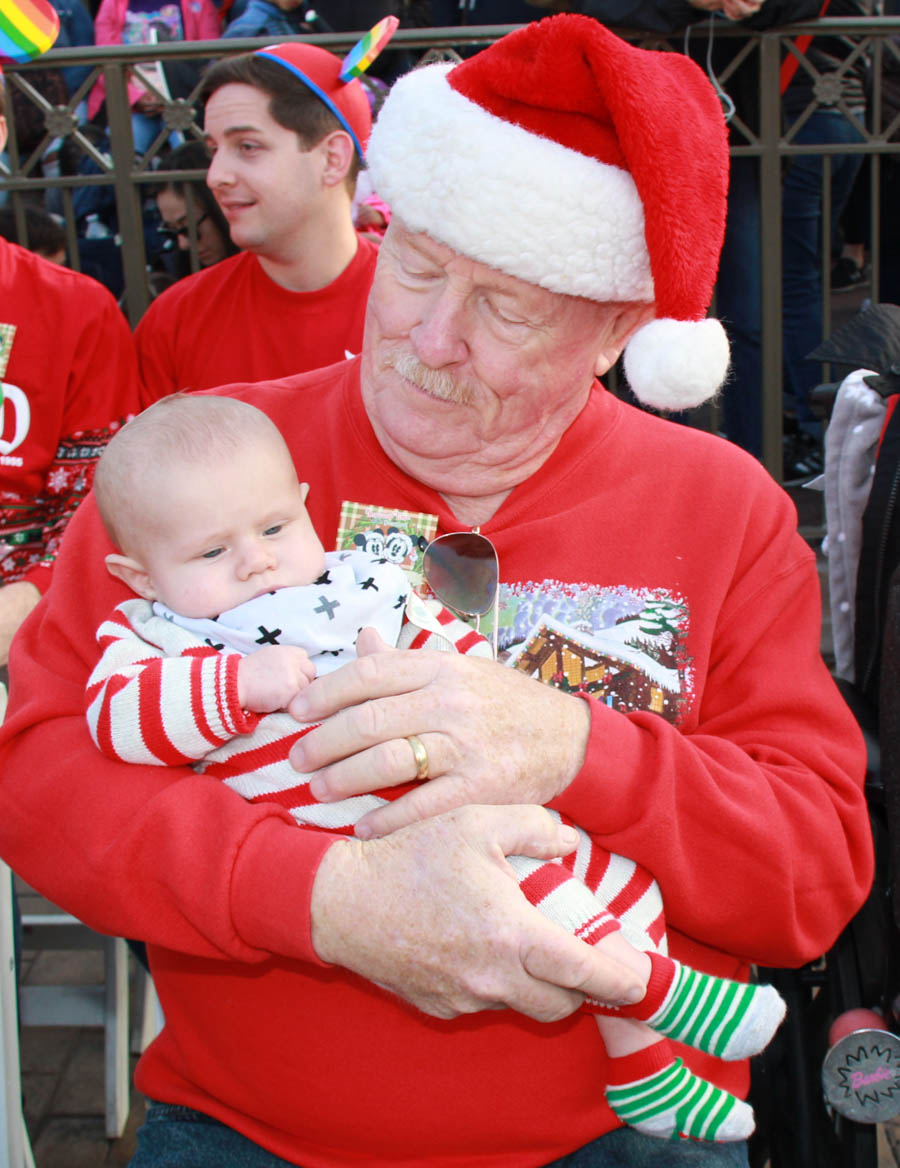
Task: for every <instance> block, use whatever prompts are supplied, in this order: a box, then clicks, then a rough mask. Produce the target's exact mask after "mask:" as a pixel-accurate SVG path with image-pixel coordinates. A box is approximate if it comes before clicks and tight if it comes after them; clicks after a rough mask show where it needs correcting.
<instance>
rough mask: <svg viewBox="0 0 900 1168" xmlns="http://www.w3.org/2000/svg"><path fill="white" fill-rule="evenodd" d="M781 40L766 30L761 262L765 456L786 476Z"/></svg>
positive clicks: (770, 465) (763, 50)
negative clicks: (780, 88)
mask: <svg viewBox="0 0 900 1168" xmlns="http://www.w3.org/2000/svg"><path fill="white" fill-rule="evenodd" d="M780 61H781V52H780V42H779V37H778V34H777V33H766V34H764V35H763V36H762V38H761V40H760V45H759V129H760V157H759V182H760V207H761V215H760V234H761V239H760V262H761V264H762V287H763V289H764V292H765V294H764V295H763V300H762V306H761V307H762V315H761V323H762V363H761V368H762V385H761V387H760V389H761V392H762V423H763V427H762V460H763V464H764V465H765V467H766V469H767V470H768V471H769V473H770V474H771V475H773V476H774V478H776V479H777V480H778V481H779V482H781V479H782V475H783V453H782V452H783V421H782V414H783V408H784V406H783V387H782V376H783V373H782V363H781V362H782V356H781V154H780V152H779V148H778V147H779V142H780V140H781V94H780V92H779V71H780Z"/></svg>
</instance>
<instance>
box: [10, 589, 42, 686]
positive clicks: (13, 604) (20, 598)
mask: <svg viewBox="0 0 900 1168" xmlns="http://www.w3.org/2000/svg"><path fill="white" fill-rule="evenodd" d="M40 598H41V594H40V592H38V590H37V588H35V586H34V585H33V584H30V583H29V582H28V581H27V580H19V581H18V582H17V583H15V584H5V585H4V586H3V587H2V588H0V667H2V666H4V665H7V664H8V663H9V646H10V644H11V642H12V639H13V637H14V636H15V635H16V632H17V630H18V628H19V625H20V624H21V623H22V621H23V620H24V619H25V617H26V616H28V614H29V613H30V612H31V610H32V609H33V608H34V607H35V606H36V604H37V602H38V601H39V600H40Z"/></svg>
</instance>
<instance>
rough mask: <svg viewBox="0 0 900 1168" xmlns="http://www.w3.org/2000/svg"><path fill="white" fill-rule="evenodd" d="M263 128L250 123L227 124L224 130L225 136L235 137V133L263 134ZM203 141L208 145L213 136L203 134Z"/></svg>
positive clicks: (223, 134) (223, 135) (210, 143)
mask: <svg viewBox="0 0 900 1168" xmlns="http://www.w3.org/2000/svg"><path fill="white" fill-rule="evenodd" d="M261 133H262V129H261V128H260V127H259V126H254V125H253V124H252V123H248V124H247V125H246V126H227V127H226V128H225V130H223V132H222V137H223V138H233V137H234V136H235V134H261ZM203 141H204V142H205V143H206V145H207V146H211V145H212V137H211V136H210V135H209V134H204V135H203Z"/></svg>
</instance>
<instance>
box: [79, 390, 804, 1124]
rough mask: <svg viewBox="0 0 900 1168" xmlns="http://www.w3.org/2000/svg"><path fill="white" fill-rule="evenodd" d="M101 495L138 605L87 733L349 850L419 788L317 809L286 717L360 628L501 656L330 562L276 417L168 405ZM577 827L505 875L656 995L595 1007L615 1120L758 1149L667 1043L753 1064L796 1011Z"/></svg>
mask: <svg viewBox="0 0 900 1168" xmlns="http://www.w3.org/2000/svg"><path fill="white" fill-rule="evenodd" d="M94 493H95V495H96V498H97V503H98V506H99V508H100V513H101V516H102V518H103V522H104V524H105V526H106V530H107V532H108V534H109V537H110V539H111V540H112V542H113V544H114V545H115V547H116V548H117V549H118V550H117V551H116V552H114V553H112V554H110V555H109V556H107V559H106V563H107V567H108V569H109V571H110V572H111V573H112V574H113V575H114V576H116V577H118V578H119V579H121V580H122V581H123V582H124V583H125V584H126V585H127V586H128V587H129V588H130V589H131V590H132V591H133V592H134V593H136V594H137V597H138V598H140V599H132V600H127V601H125V602H124V603H122V604H120V605H119V606H118V607H117V608H116V610H115V611H114V612H113V613H112V614H111V616H110V617H109V618H108V620H106V621H105V622H104V623H103V625H102V626H101V627H100V629H99V631H98V634H97V636H98V642H99V644H100V648H101V658H100V661H99V663H98V665H97V667H96V668H95V669H94V671H93V673H92V675H91V678H90V680H89V683H88V689H87V718H88V723H89V726H90V730H91V734H92V735H93V738H94V741H95V742H96V743H97V745H98V747H99V748H100V749H101V750H102V751H104V752H105V753H106V754H108V755H110V756H112V757H114V758H118V759H122V760H125V761H128V762H135V763H145V764H146V763H149V764H156V765H163V766H165V765H179V764H183V763H186V762H190V763H192V764H193V765H194V768H195V770H197V771H199V772H202V773H203V774H206V775H209V776H212V777H216V778H219V779H221V780H222V781H223V782H224V783H226V784H227V785H228V786H229V787H231V788H232V789H233V790H235V791H236V792H237V793H238V794H240V795H242V796H243V797H244V798H246V799H248V800H251V801H255V802H259V801H274V802H277V803H279V804H280V805H281V806H283V807H286V808H288V809H289V810H290V812H291V813H292V815H293V816H294V818H295V819H296V820H297V822H298V823H299V824H301V825H305V826H315V827H319V828H325V829H327V830H331V831H335V832H340V833H343V834H352V828H353V825H354V823H356V822H357V820H358V819H359V818H361V816H362V815H364V814H365V813H366V812H367V811H369V810H371V809H372V808H374V807H377V806H380V805H383V803H384V801H385V799H389V798H396V797H398V795H399V794H401V793H402V792H403V790H406V789H408V787H409V784H406V785H405V786H404V787H398V788H392V789H391V790H390V791H387V792H381V793H380V794H378V795H368V796H363V797H357V798H353V799H347V800H344V801H342V802H338V803H331V804H318V803H316V801H315V800H314V799H313V798H312V797H311V796H310V794H309V785H308V779H309V776H306V775H302V774H299V773H298V772H297V771H295V770H294V769H293V768H292V767H291V765H290V762H289V759H288V754H289V751H290V748H291V746H292V745H293V743H294V742H295V741H296V740H297V739H298V738H299V737H300V736H302V735H303V734H305V733H308V732H309V730H310V729H312V727H311V726H304V725H301V724H299V723H298V722H297V721H295V719H293V718H292V717H291V716H290V715H289V714H288V713H286V712H285V711H286V707H287V706H288V704H289V702H290V701H291V699H292V698H293V697H294V696H295V694H296V693H297V692H298V691H299V690H301V689H302V688H304V687H305V686H307V685H308V684H309V683H310V682H311V681H312V680H313V678H314V677H316V676H318V675H320V674H322V673H324V672H327V671H329V670H332V669H335V668H337V667H339V666H340V665H342V664H343V663H344V662H346V661H348V660H350V659H352V658H353V657H354V656H355V653H356V649H355V643H356V637H357V634H358V632H359V630H360V629H362V628H364V627H373V628H375V629H376V630H377V631H378V633H379V634H380V635H381V637H382V638H383V639H384V640H385V641H386V642H387V643H388V644H391V645H399V646H401V647H404V646H406V645H409V644H411V643H412V642H413V641H415V645H416V647H417V648H418V647H425V648H431V649H434V648H440V649H443V650H450V651H464V652H467V653H468V652H472V653H478V654H480V655H486V656H491V651H490V647H489V646H488V644H487V642H486V641H485V640H484V639H483V638H480V637H479V638H474V637H473V636H472V631H471V629H470V627H469V626H468V625H466V624H465V623H463V622H462V621H460V620H458V619H456V618H455V617H453V615H452V614H451V613H448V612H447V610H445V609H442V608H441V606H440V605H439V604H438V603H437V602H436V601H434V600H423V599H422V598H421V597H419V596H418V595H417V594H416V593H415V592H413V591H412V590H411V588H410V585H409V582H408V580H407V577H406V575H405V574H404V573H403V572H402V571H401V570H400V569H399V568H397V567H396V566H394V565H392V564H389V563H385V562H383V561H382V560H380V559H379V558H378V557H376V556H372V555H371V554H369V553H367V552H364V551H352V552H351V551H345V552H330V553H326V552H325V551H324V549H323V546H322V544H321V542H320V540H319V538H318V536H317V534H316V532H315V530H314V529H313V526H312V523H311V521H310V518H309V515H308V514H307V511H306V506H305V501H306V497H307V493H308V485H307V484H306V483H301V482H299V481H298V478H297V473H296V470H295V468H294V464H293V461H292V459H291V454H290V451H289V450H288V447H287V445H286V443H285V442H284V440H283V438H282V437H281V434H280V433H279V431H278V430H277V428H276V427H275V425H274V424H273V423H272V422H271V421H270V420H269V418H268V417H267V416H266V415H265V414H264V413H262V412H261V411H260V410H257V409H256V408H255V407H254V406H251V405H249V404H247V403H244V402H240V401H237V400H235V399H232V398H226V397H216V396H211V395H205V394H204V395H182V394H174V395H172V396H171V397H167V398H163V399H162V400H161V401H159V402H157V403H156V404H155V405H153V406H151V407H150V409H148V410H146V411H145V412H144V413H143V414H140V415H139V416H138V417H137V418H135V419H134V420H133V421H131V422H129V423H128V425H126V426H125V427H123V429H122V430H120V431H119V433H118V434H117V435H116V436H115V437H114V438H113V439H112V441H111V442H110V443H109V445H108V447H107V448H106V450H105V452H104V454H103V456H102V458H101V459H100V462H99V465H98V468H97V472H96V477H95V480H94ZM410 761H411V764H412V762H413V760H412V758H411V760H410ZM578 831H579V836H580V842H579V845H578V848H577V850H576V852H575V854H574V856H569V857H566V859H565V860H564V861H560V860H554V861H543V860H534V859H531V858H529V857H525V856H510V857H508V860H509V863H510V865H511V867H512V869H513V871H514V872H515V874H516V878H517V879H518V881H519V884H520V887H521V889H522V891H523V893H524V894H525V895H526V896H527V897H528V899H529V900H530V901H531V902H532V903H533V904H535V905H536V906H537V907H538V908H539V909H540V910H541V911H542V912H544V913H545V914H546V915H547V916H549V917H550V918H551V919H552V920H554V921H556V922H557V923H558V924H560V925H562V926H563V927H564V928H567V929H569V930H570V931H571V932H574V933H575V934H576V935H577V936H579V937H581V938H582V939H584V940H585V941H586V942H587V943H589V944H595V945H598V946H600V947H601V948H602V949H603V950H604V951H606V952H608V953H609V954H610V955H611V956H612V957H614V958H616V959H617V960H619V961H621V962H623V963H625V964H627V965H628V966H629V967H630V968H632V969H634V970H635V971H636V972H637V974H638V975H639V977H640V978H641V980H642V981H643V982H644V984H645V985H646V987H647V991H646V994H645V996H644V997H643V999H642V1000H641V1001H640V1002H639V1003H638V1004H637V1005H623V1006H621V1007H614V1006H605V1005H602V1004H601V1003H599V1002H593V1001H587V1002H585V1005H584V1008H585V1009H586V1010H589V1011H590V1012H591V1013H593V1014H594V1015H595V1018H596V1022H597V1026H598V1029H599V1030H600V1033H601V1035H602V1038H603V1041H604V1044H605V1047H606V1053H607V1056H608V1061H607V1075H606V1077H607V1085H606V1093H607V1099H608V1101H609V1104H610V1106H611V1107H612V1109H613V1110H614V1111H615V1113H616V1114H617V1115H618V1116H619V1118H620V1119H621V1120H622V1121H623V1122H624V1123H627V1124H630V1125H631V1126H634V1127H636V1128H638V1129H639V1130H640V1131H642V1132H645V1133H647V1134H650V1135H655V1136H660V1137H672V1138H684V1139H696V1140H717V1141H729V1140H741V1139H745V1138H746V1137H747V1136H748V1135H749V1134H750V1132H751V1131H752V1130H753V1126H754V1123H753V1113H752V1110H751V1109H750V1107H749V1106H748V1105H747V1104H746V1103H744V1102H742V1101H741V1100H739V1099H737V1098H736V1097H735V1096H733V1095H731V1094H729V1093H728V1092H726V1091H723V1090H722V1089H720V1088H719V1087H716V1086H714V1085H713V1084H712V1083H709V1082H707V1081H705V1080H703V1079H701V1078H699V1077H698V1076H696V1075H695V1074H693V1073H692V1072H691V1071H690V1070H689V1069H688V1068H687V1067H686V1066H685V1065H684V1064H683V1062H682V1061H681V1059H680V1058H678V1057H677V1056H676V1054H675V1052H674V1050H673V1049H672V1047H671V1044H670V1042H669V1039H674V1040H676V1041H679V1042H684V1043H687V1044H688V1045H690V1046H693V1047H695V1048H696V1049H699V1050H703V1051H706V1052H708V1053H710V1054H713V1055H716V1056H718V1057H721V1058H724V1059H743V1058H746V1057H749V1056H751V1055H753V1054H756V1053H758V1052H759V1051H760V1050H762V1049H763V1047H765V1045H766V1044H767V1043H768V1042H769V1040H770V1038H771V1037H772V1035H773V1034H774V1032H775V1030H776V1029H777V1027H778V1025H779V1023H780V1022H781V1019H782V1018H783V1016H784V1003H783V1001H782V999H781V998H780V997H779V995H778V994H777V992H776V991H775V990H774V989H773V988H772V987H770V986H755V985H745V984H743V983H739V982H734V981H729V980H727V979H722V978H717V977H713V976H712V975H710V974H705V973H701V972H698V971H696V970H692V969H689V968H688V967H687V966H684V965H682V964H680V963H679V962H677V961H675V960H674V959H672V958H670V957H668V956H666V955H665V951H664V950H665V932H664V921H663V916H662V901H661V898H660V895H659V890H658V888H657V886H656V883H655V882H654V881H652V879H651V878H650V877H649V875H648V876H647V878H646V881H645V882H644V884H643V885H642V894H641V895H640V896H638V897H635V898H634V899H633V901H632V902H631V903H627V904H625V905H624V906H623V905H622V904H621V901H622V900H623V899H625V897H623V896H622V895H621V893H622V892H623V889H625V887H626V886H628V887H633V886H634V884H635V883H640V881H632V880H631V877H632V876H633V875H634V873H635V865H634V863H633V862H632V861H630V860H627V859H625V858H623V857H621V856H616V855H612V854H610V853H608V852H606V851H605V850H604V849H603V848H602V847H601V846H600V845H599V844H597V843H595V842H594V841H592V840H591V838H590V836H589V835H588V834H587V833H586V832H584V831H582V830H581V829H578ZM576 873H577V874H578V875H575V874H576ZM613 900H616V915H613V914H612V913H611V912H610V910H609V906H610V904H611V903H612V901H613Z"/></svg>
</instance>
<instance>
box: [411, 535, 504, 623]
mask: <svg viewBox="0 0 900 1168" xmlns="http://www.w3.org/2000/svg"><path fill="white" fill-rule="evenodd" d="M422 569H423V575H424V577H425V580H426V582H427V583H428V586H429V588H431V590H432V592H433V593H434V594H435V596H436V597H437V598H438V600H440V602H441V603H442V604H446V606H447V607H448V608H451V609H453V610H454V612H458V613H462V614H463V615H464V616H484V614H485V613H486V612H489V611H490V609H491V608H492V606H493V604H494V597H495V595H496V592H497V581H498V578H499V567H498V564H497V553H496V551H495V550H494V545H493V544H492V543H491V541H490V540H489V539H487V538H486V537H485V536H483V535H478V533H477V532H468V531H458V532H453V533H452V534H450V535H439V536H438V537H437V539H434V540H432V541H431V543H430V544H429V545H428V547H427V548H426V549H425V552H424V556H423V561H422Z"/></svg>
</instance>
